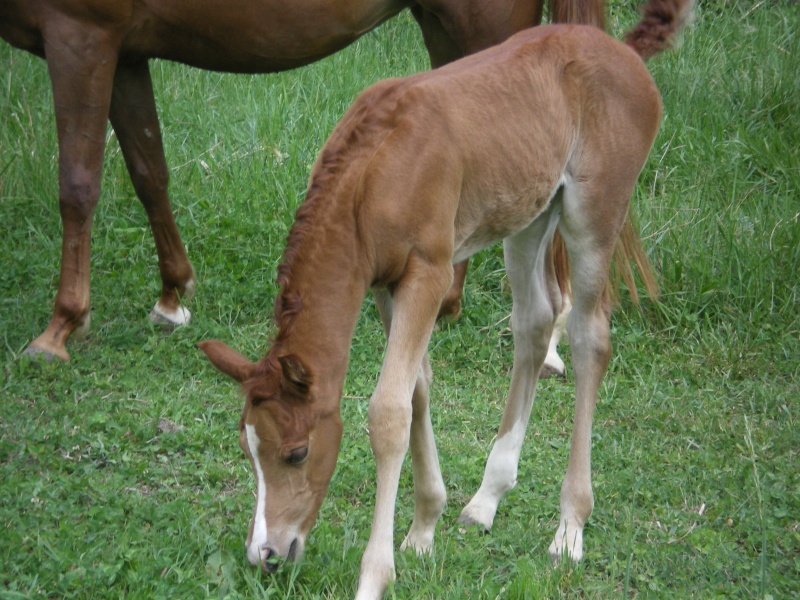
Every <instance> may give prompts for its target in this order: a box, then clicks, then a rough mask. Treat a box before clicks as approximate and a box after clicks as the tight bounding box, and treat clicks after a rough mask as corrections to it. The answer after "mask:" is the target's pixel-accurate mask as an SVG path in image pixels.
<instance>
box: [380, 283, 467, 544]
mask: <svg viewBox="0 0 800 600" xmlns="http://www.w3.org/2000/svg"><path fill="white" fill-rule="evenodd" d="M451 290H452V287H451ZM374 296H375V303H376V306H377V307H378V311H379V313H380V315H381V320H382V321H383V327H384V330H385V332H386V335H387V337H388V336H389V330H390V329H391V319H392V299H391V297H390V296H389V293H388V292H387V291H386V290H376V291H375V293H374ZM432 378H433V373H432V372H431V365H430V361H429V359H428V353H427V351H426V352H425V356H424V357H423V359H422V364H421V365H420V369H419V373H418V375H417V383H416V385H415V386H414V394H413V396H412V399H411V406H412V416H411V437H410V447H411V466H412V469H413V472H414V520H413V521H412V523H411V529H410V530H409V532H408V535H406V538H405V540H403V544H402V545H401V546H400V549H401V550H405V549H406V548H414V549H415V550H416V551H417V552H418V553H420V552H430V551H431V549H432V548H433V535H434V531H435V529H436V523H438V521H439V517H441V515H442V511H443V510H444V505H445V501H446V500H447V492H446V490H445V486H444V479H443V478H442V472H441V470H440V467H439V454H438V452H437V451H436V441H435V440H434V436H433V426H432V425H431V413H430V395H429V388H430V384H431V380H432Z"/></svg>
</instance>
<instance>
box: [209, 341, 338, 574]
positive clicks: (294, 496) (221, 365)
mask: <svg viewBox="0 0 800 600" xmlns="http://www.w3.org/2000/svg"><path fill="white" fill-rule="evenodd" d="M200 348H201V349H202V350H203V352H205V353H206V355H207V356H208V358H209V359H210V360H211V362H212V363H213V364H214V365H215V366H216V367H217V368H218V369H219V370H220V371H222V372H223V373H225V374H227V375H229V376H230V377H232V378H233V379H235V380H237V381H239V382H240V383H241V384H242V387H243V389H244V392H245V404H244V410H243V411H242V418H241V420H240V421H239V430H240V431H239V445H240V446H241V448H242V450H244V453H245V454H246V455H247V458H248V459H250V464H252V466H253V470H254V472H255V477H256V492H257V493H256V506H255V511H254V514H253V520H252V522H251V523H250V532H249V533H248V536H247V542H246V546H247V558H248V560H249V561H250V563H251V564H253V565H261V566H262V568H264V569H266V570H269V571H274V570H275V569H276V568H277V566H278V564H279V563H280V562H281V561H282V560H284V559H298V558H300V556H301V555H302V553H303V548H304V545H305V540H306V537H307V536H308V532H309V530H310V529H311V526H312V525H313V524H314V521H315V519H316V517H317V512H318V511H319V507H320V504H322V499H323V497H324V495H325V492H326V491H327V489H328V483H329V482H330V480H331V476H332V475H333V471H334V468H335V466H336V457H337V455H338V453H339V443H340V441H341V437H342V422H341V420H340V418H339V414H338V411H333V412H329V413H322V412H320V411H318V410H316V409H315V408H314V402H313V400H314V398H313V394H314V392H313V389H314V386H313V385H312V384H313V381H312V376H311V374H310V373H309V371H308V369H307V368H306V366H305V365H304V364H303V362H302V360H300V358H298V357H297V356H296V355H293V354H283V355H280V354H277V355H276V356H273V353H270V355H269V356H268V357H267V358H265V359H263V360H261V361H259V362H258V363H252V362H250V361H249V360H248V359H247V358H245V357H244V356H242V355H241V354H239V353H238V352H236V351H235V350H232V349H231V348H229V347H228V346H226V345H225V344H223V343H222V342H219V341H215V340H210V341H206V342H202V343H201V344H200Z"/></svg>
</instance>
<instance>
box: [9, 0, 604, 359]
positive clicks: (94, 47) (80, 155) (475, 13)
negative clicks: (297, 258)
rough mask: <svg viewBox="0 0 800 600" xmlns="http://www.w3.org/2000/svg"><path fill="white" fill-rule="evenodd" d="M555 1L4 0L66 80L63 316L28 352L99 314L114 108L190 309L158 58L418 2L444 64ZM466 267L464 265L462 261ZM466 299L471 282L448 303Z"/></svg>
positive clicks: (161, 245) (160, 249) (331, 25)
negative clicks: (170, 189) (96, 217)
mask: <svg viewBox="0 0 800 600" xmlns="http://www.w3.org/2000/svg"><path fill="white" fill-rule="evenodd" d="M543 2H544V0H419V1H416V2H415V1H413V0H292V1H291V2H286V1H283V0H228V1H225V2H222V1H218V0H216V1H215V0H191V1H189V0H140V1H137V2H134V1H133V0H0V37H2V38H3V39H4V40H6V41H7V42H8V43H10V44H11V45H13V46H16V47H18V48H22V49H23V50H27V51H28V52H31V53H33V54H35V55H37V56H40V57H42V58H44V59H45V60H46V61H47V68H48V71H49V74H50V79H51V82H52V87H53V101H54V105H55V112H56V127H57V130H58V153H59V163H58V172H59V208H60V212H61V220H62V224H63V237H62V247H61V273H60V278H59V284H58V292H57V294H56V299H55V305H54V308H53V315H52V318H51V319H50V323H49V324H48V326H47V328H46V329H45V331H44V332H43V333H42V334H41V335H39V336H38V337H37V338H36V339H35V340H33V342H31V344H30V346H29V347H28V349H27V351H26V352H28V353H30V354H42V355H44V356H45V357H48V358H53V357H58V358H60V359H63V360H69V353H68V352H67V349H66V342H67V340H68V338H69V337H70V335H72V334H73V333H75V332H78V331H86V330H87V329H88V327H89V254H90V247H89V245H90V230H91V224H92V215H93V213H94V209H95V206H96V205H97V202H98V199H99V196H100V176H101V169H102V164H103V154H104V149H105V148H104V146H105V131H106V122H107V120H110V121H111V125H112V127H113V128H114V131H115V132H116V135H117V139H118V140H119V145H120V148H121V149H122V153H123V155H124V158H125V162H126V165H127V168H128V172H129V174H130V177H131V180H132V182H133V186H134V189H135V191H136V195H137V196H138V197H139V200H140V201H141V202H142V204H143V205H144V208H145V211H146V212H147V217H148V220H149V222H150V227H151V229H152V232H153V237H154V238H155V244H156V250H157V253H158V266H159V271H160V274H161V281H162V289H161V296H160V298H159V300H158V302H157V303H156V305H155V308H154V309H153V312H152V313H151V317H152V318H153V319H154V320H156V321H162V322H166V323H170V324H175V325H180V324H184V323H186V322H187V321H188V320H189V317H190V314H189V311H188V310H187V309H186V308H185V307H184V306H183V305H182V302H183V301H185V300H187V299H188V298H189V297H190V296H191V294H192V291H193V289H194V272H193V270H192V266H191V264H190V262H189V259H188V257H187V255H186V251H185V249H184V247H183V242H182V241H181V237H180V234H179V233H178V229H177V227H176V225H175V220H174V217H173V214H172V209H171V207H170V202H169V196H168V194H167V179H168V171H167V164H166V160H165V158H164V149H163V146H162V142H161V133H160V127H159V121H158V115H157V113H156V105H155V100H154V98H153V88H152V83H151V79H150V71H149V67H148V59H150V58H163V59H168V60H174V61H179V62H183V63H186V64H188V65H192V66H195V67H199V68H202V69H212V70H219V71H230V72H235V73H268V72H275V71H281V70H285V69H291V68H295V67H299V66H302V65H306V64H308V63H311V62H313V61H316V60H319V59H321V58H323V57H325V56H328V55H330V54H332V53H334V52H336V51H338V50H340V49H341V48H343V47H345V46H347V45H348V44H350V43H351V42H352V41H354V40H355V39H357V38H358V37H359V36H361V35H363V34H364V33H366V32H368V31H370V30H372V29H374V28H375V27H377V26H378V25H379V24H381V23H382V22H384V21H385V20H387V19H389V18H391V17H392V16H394V15H396V14H398V13H399V12H400V11H402V10H403V9H406V8H410V9H411V11H412V13H413V15H414V17H415V18H416V20H417V22H418V23H419V25H420V27H421V29H422V33H423V38H424V41H425V45H426V47H427V49H428V52H429V55H430V59H431V64H432V65H433V66H434V67H437V66H440V65H443V64H445V63H447V62H450V61H451V60H453V59H456V58H459V57H462V56H465V55H467V54H470V53H473V52H476V51H478V50H482V49H484V48H487V47H489V46H491V45H494V44H497V43H498V42H501V41H503V40H505V39H506V38H508V37H509V36H510V35H512V34H513V33H515V32H517V31H519V30H521V29H524V28H526V27H530V26H533V25H537V24H539V22H540V21H541V18H542V5H543ZM551 2H552V4H553V6H552V8H551V13H552V15H553V17H554V20H556V21H573V22H585V23H592V24H597V25H600V26H602V22H603V6H604V5H603V1H602V0H551ZM462 276H463V270H462ZM445 306H446V307H449V308H450V310H451V312H457V310H458V307H459V306H460V288H457V289H456V293H455V295H454V296H453V297H451V298H450V300H449V303H445Z"/></svg>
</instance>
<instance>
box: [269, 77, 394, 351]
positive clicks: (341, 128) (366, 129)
mask: <svg viewBox="0 0 800 600" xmlns="http://www.w3.org/2000/svg"><path fill="white" fill-rule="evenodd" d="M401 81H402V80H399V79H392V80H387V81H382V82H380V83H378V84H376V85H374V86H373V87H371V88H369V89H368V90H367V91H366V92H364V93H362V94H361V95H360V96H359V97H358V98H357V99H356V101H355V103H354V104H353V106H352V107H351V108H350V109H349V110H348V111H347V113H346V114H345V116H344V117H343V118H342V120H341V122H340V123H339V125H337V126H336V128H335V129H334V130H333V133H331V135H330V137H329V138H328V141H327V142H325V145H324V147H323V148H322V151H321V153H320V155H319V158H318V159H317V163H316V165H315V167H314V170H313V172H312V176H311V180H310V181H309V186H308V191H307V192H306V198H305V200H304V201H303V203H302V204H301V205H300V207H299V208H298V209H297V212H296V214H295V220H294V224H293V225H292V228H291V229H290V230H289V236H288V238H287V241H286V247H285V248H284V251H283V259H282V262H281V264H280V265H279V266H278V277H277V280H276V282H277V284H278V285H279V286H280V292H279V294H278V296H277V298H276V299H275V309H274V319H275V324H276V326H277V328H278V333H277V335H276V337H275V346H279V345H280V344H281V342H283V341H284V340H285V339H286V338H287V337H288V336H289V334H290V332H291V329H292V321H293V320H294V317H295V316H296V315H297V314H298V313H299V312H300V310H301V308H302V305H303V301H302V298H301V297H300V294H299V293H298V292H297V290H296V289H294V285H293V283H294V282H293V273H294V272H295V271H296V270H297V265H298V264H300V263H302V261H303V256H304V255H305V253H306V252H307V250H308V248H309V247H312V246H313V245H314V244H315V243H316V241H317V240H316V239H315V238H314V237H313V231H314V230H315V228H316V226H317V224H318V223H319V222H320V221H321V220H322V219H323V218H324V217H323V216H321V213H322V212H323V211H322V209H323V208H324V207H325V206H326V205H327V202H328V201H330V200H331V197H332V195H333V194H334V193H335V191H336V188H337V186H338V185H339V183H340V182H341V180H342V175H343V174H344V172H345V171H346V167H347V166H348V165H351V164H354V165H362V166H363V165H364V164H365V163H364V161H359V160H353V154H355V153H363V152H373V151H374V148H375V147H376V143H375V139H376V134H377V135H378V136H380V134H381V133H388V131H389V128H387V127H386V126H385V125H386V123H387V117H388V116H390V115H391V114H392V113H393V112H394V110H393V109H394V107H395V106H396V100H397V99H398V97H399V96H401V95H402V90H404V89H405V88H406V85H402V84H400V82H401ZM392 97H393V99H394V100H395V102H392V101H391V100H392ZM380 139H383V138H382V136H380Z"/></svg>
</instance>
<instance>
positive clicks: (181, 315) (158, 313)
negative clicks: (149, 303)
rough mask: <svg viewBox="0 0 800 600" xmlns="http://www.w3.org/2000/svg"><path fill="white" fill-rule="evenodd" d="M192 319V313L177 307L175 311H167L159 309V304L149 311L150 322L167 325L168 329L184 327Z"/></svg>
mask: <svg viewBox="0 0 800 600" xmlns="http://www.w3.org/2000/svg"><path fill="white" fill-rule="evenodd" d="M191 319H192V313H190V312H189V309H188V308H185V307H183V306H179V307H178V308H176V309H175V310H169V309H165V308H163V307H161V306H160V305H159V303H156V305H155V306H154V307H153V310H152V311H150V321H151V322H153V323H156V324H159V325H167V326H169V327H178V326H179V325H186V324H188V323H189V321H190V320H191Z"/></svg>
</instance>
